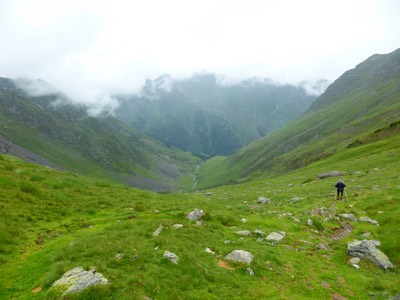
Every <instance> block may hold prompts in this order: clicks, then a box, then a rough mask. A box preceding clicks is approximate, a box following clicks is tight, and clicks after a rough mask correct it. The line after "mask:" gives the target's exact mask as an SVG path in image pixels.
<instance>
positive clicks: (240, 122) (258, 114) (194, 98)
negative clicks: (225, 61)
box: [115, 73, 316, 155]
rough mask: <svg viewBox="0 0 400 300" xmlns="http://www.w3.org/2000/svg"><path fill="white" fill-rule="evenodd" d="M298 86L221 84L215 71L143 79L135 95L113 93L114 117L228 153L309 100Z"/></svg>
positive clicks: (175, 141)
mask: <svg viewBox="0 0 400 300" xmlns="http://www.w3.org/2000/svg"><path fill="white" fill-rule="evenodd" d="M315 98H316V97H315V96H310V95H308V94H307V92H306V91H305V89H304V88H302V87H300V86H294V85H289V84H287V85H278V84H275V83H273V82H271V81H270V80H267V79H259V78H252V79H248V80H243V81H238V82H236V83H231V84H224V83H223V82H222V80H221V78H218V76H217V75H215V74H206V73H205V74H197V75H195V76H193V77H191V78H187V79H181V80H173V79H172V78H170V77H169V76H168V75H164V76H160V77H159V78H157V79H155V80H153V81H152V80H147V83H146V85H145V86H144V87H143V88H142V90H141V92H140V94H139V95H128V96H119V97H118V99H119V101H120V106H119V108H117V109H116V110H115V114H116V117H117V118H119V119H120V120H122V121H123V122H125V123H126V124H129V125H131V126H132V127H133V128H135V129H139V130H141V131H142V132H144V133H146V134H148V135H150V136H151V137H153V138H155V139H157V140H159V141H163V142H167V143H169V144H171V145H174V146H176V147H178V148H180V149H182V150H185V151H190V152H193V153H197V154H200V153H204V154H206V155H212V154H218V155H229V154H232V153H233V152H234V151H236V150H238V149H239V148H241V147H243V146H244V145H247V144H249V143H250V142H253V141H255V140H256V139H258V138H260V137H263V136H265V135H266V134H269V133H270V132H272V131H275V130H277V129H278V128H281V127H282V126H284V125H286V124H288V123H289V122H291V121H293V120H294V119H296V118H298V117H299V116H300V115H301V114H302V113H303V112H305V111H306V110H307V109H308V108H309V107H310V105H311V103H312V102H313V101H314V100H315Z"/></svg>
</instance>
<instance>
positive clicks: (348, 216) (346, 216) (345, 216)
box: [339, 214, 357, 222]
mask: <svg viewBox="0 0 400 300" xmlns="http://www.w3.org/2000/svg"><path fill="white" fill-rule="evenodd" d="M339 218H340V219H345V220H349V221H351V222H357V218H356V217H355V216H354V215H353V214H340V215H339Z"/></svg>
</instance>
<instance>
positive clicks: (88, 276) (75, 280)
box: [52, 267, 109, 295]
mask: <svg viewBox="0 0 400 300" xmlns="http://www.w3.org/2000/svg"><path fill="white" fill-rule="evenodd" d="M108 283H109V282H108V279H107V278H105V277H104V276H103V275H102V274H101V273H97V272H96V271H95V270H94V269H91V270H89V271H85V270H84V269H83V268H82V267H76V268H74V269H72V270H69V271H67V272H65V274H64V275H63V276H62V277H61V278H60V279H58V280H57V281H55V282H54V283H53V284H52V286H53V287H57V288H59V289H61V290H63V291H64V294H63V295H65V294H69V293H77V292H80V291H82V290H84V289H86V288H88V287H91V286H95V285H104V284H108Z"/></svg>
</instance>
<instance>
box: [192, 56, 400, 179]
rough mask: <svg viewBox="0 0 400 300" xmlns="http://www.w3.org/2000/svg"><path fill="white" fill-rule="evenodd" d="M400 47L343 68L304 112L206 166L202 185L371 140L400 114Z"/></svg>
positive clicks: (294, 164)
mask: <svg viewBox="0 0 400 300" xmlns="http://www.w3.org/2000/svg"><path fill="white" fill-rule="evenodd" d="M399 115H400V50H396V51H394V52H392V53H390V54H385V55H374V56H372V57H370V58H369V59H367V60H366V61H364V62H363V63H361V64H359V65H358V66H357V67H356V68H355V69H353V70H350V71H348V72H346V73H344V74H343V75H342V76H341V77H340V78H338V79H337V80H336V81H335V82H334V83H332V85H331V86H329V88H328V89H327V90H326V92H325V93H324V94H322V95H321V96H320V97H319V98H318V99H317V100H316V101H315V102H314V104H313V105H312V106H311V108H310V110H309V111H308V112H307V113H305V114H304V115H303V116H302V117H301V118H299V119H298V120H296V121H294V122H293V123H291V124H289V125H288V126H286V127H284V128H282V129H281V130H278V131H276V132H274V133H272V134H270V135H268V136H267V137H265V138H262V139H260V140H258V141H256V142H254V143H252V144H250V145H248V146H247V147H244V148H243V149H241V150H240V151H238V152H237V153H235V154H234V155H232V156H230V157H228V158H225V159H221V158H216V159H214V161H210V162H209V163H208V164H206V165H205V166H204V169H203V171H202V172H201V173H199V176H200V182H201V181H202V182H203V183H202V184H200V185H199V187H202V186H207V185H218V184H222V183H226V182H229V181H236V180H238V179H239V178H243V177H247V176H255V175H257V174H265V173H268V174H273V173H284V172H288V171H290V170H294V169H297V168H300V167H303V166H306V165H308V164H310V163H311V162H314V161H317V160H320V159H322V158H324V157H327V156H330V155H332V154H333V153H335V152H340V151H342V150H343V149H344V148H346V147H351V146H354V145H357V144H359V143H362V141H363V140H368V138H367V137H368V136H369V135H373V134H374V132H375V131H379V130H381V129H385V128H387V127H389V126H390V125H391V124H393V125H392V128H398V127H397V125H396V124H398V121H399V120H400V117H399Z"/></svg>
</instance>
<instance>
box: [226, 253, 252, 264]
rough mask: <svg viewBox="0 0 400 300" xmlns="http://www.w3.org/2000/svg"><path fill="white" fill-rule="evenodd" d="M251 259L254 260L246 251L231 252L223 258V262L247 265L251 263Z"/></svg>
mask: <svg viewBox="0 0 400 300" xmlns="http://www.w3.org/2000/svg"><path fill="white" fill-rule="evenodd" d="M253 258H254V256H253V254H251V253H250V252H248V251H245V250H233V251H232V252H231V253H229V254H228V255H227V256H226V257H225V260H229V261H234V262H240V263H245V264H248V265H249V264H250V263H251V262H252V260H253Z"/></svg>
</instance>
